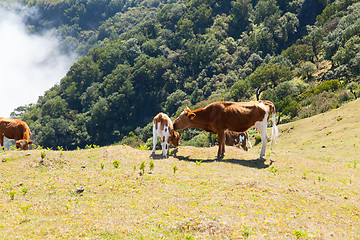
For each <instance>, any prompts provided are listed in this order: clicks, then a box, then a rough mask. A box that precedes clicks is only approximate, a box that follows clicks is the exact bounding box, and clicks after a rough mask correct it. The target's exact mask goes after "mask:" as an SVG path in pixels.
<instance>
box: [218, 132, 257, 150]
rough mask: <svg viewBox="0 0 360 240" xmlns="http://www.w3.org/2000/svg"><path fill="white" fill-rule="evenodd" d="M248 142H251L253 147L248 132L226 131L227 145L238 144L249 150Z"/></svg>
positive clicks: (237, 145)
mask: <svg viewBox="0 0 360 240" xmlns="http://www.w3.org/2000/svg"><path fill="white" fill-rule="evenodd" d="M246 142H247V143H248V144H249V148H252V145H251V142H250V141H249V136H248V134H247V132H233V131H225V145H228V146H236V147H238V148H240V146H241V147H242V149H244V150H245V151H247V150H248V147H247V146H246Z"/></svg>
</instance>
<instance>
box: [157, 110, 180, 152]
mask: <svg viewBox="0 0 360 240" xmlns="http://www.w3.org/2000/svg"><path fill="white" fill-rule="evenodd" d="M157 137H160V142H161V148H162V155H163V157H164V158H167V157H168V156H169V143H170V142H171V143H172V144H173V145H174V146H179V141H180V136H179V133H177V132H175V131H174V127H173V123H172V121H171V119H170V118H169V116H168V115H167V114H165V113H159V114H158V115H156V116H155V117H154V121H153V149H152V154H153V155H154V154H155V148H156V143H157Z"/></svg>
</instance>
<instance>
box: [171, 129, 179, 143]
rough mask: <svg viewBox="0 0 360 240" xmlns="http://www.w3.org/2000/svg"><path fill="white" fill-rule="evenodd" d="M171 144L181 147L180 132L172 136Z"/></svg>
mask: <svg viewBox="0 0 360 240" xmlns="http://www.w3.org/2000/svg"><path fill="white" fill-rule="evenodd" d="M170 142H171V144H172V145H174V146H175V147H177V146H179V143H180V135H179V133H178V132H175V131H174V133H173V134H172V135H171V136H170Z"/></svg>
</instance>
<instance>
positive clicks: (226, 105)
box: [174, 101, 278, 158]
mask: <svg viewBox="0 0 360 240" xmlns="http://www.w3.org/2000/svg"><path fill="white" fill-rule="evenodd" d="M270 114H272V120H273V128H272V139H271V140H272V144H275V142H276V137H277V136H278V130H277V127H276V124H275V106H274V104H273V103H272V102H270V101H251V102H214V103H211V104H209V105H207V106H206V107H204V108H199V109H196V110H194V111H191V110H190V109H189V108H185V110H184V111H183V112H182V113H181V114H180V116H179V117H178V118H177V119H175V121H174V130H181V129H185V128H200V129H203V130H205V131H208V132H212V133H215V134H217V135H218V143H219V150H218V154H217V157H218V158H223V157H224V153H225V137H224V135H225V133H224V132H225V130H226V129H228V130H231V131H235V132H245V131H246V130H248V129H249V128H251V127H255V128H257V129H258V131H259V133H260V136H261V142H262V146H261V151H260V158H263V157H264V155H265V149H266V144H267V133H266V129H267V124H268V120H269V116H270Z"/></svg>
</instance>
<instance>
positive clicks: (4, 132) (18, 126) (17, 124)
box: [0, 118, 31, 140]
mask: <svg viewBox="0 0 360 240" xmlns="http://www.w3.org/2000/svg"><path fill="white" fill-rule="evenodd" d="M0 134H1V136H2V137H3V136H5V137H7V138H9V139H15V140H20V139H26V140H29V139H30V134H31V132H30V129H29V126H28V125H27V124H26V122H24V121H21V120H18V119H11V118H1V119H0Z"/></svg>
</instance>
